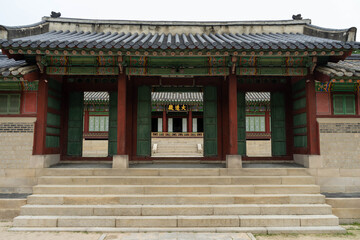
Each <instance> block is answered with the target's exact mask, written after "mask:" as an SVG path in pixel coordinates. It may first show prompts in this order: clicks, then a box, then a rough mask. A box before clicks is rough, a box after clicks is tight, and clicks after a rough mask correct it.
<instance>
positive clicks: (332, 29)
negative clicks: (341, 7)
mask: <svg viewBox="0 0 360 240" xmlns="http://www.w3.org/2000/svg"><path fill="white" fill-rule="evenodd" d="M306 26H308V27H312V28H315V29H319V30H323V31H333V32H346V31H348V30H351V29H353V28H355V27H349V28H344V29H337V28H325V27H319V26H317V25H313V24H306Z"/></svg>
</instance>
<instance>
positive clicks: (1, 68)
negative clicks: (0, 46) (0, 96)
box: [0, 53, 38, 77]
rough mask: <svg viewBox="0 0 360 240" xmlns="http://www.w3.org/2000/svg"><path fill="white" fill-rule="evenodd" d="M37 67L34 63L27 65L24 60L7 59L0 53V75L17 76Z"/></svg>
mask: <svg viewBox="0 0 360 240" xmlns="http://www.w3.org/2000/svg"><path fill="white" fill-rule="evenodd" d="M37 69H38V68H37V66H36V65H29V64H27V63H26V61H25V60H19V61H16V60H14V59H8V57H7V56H6V55H1V53H0V77H1V76H3V77H10V76H13V77H18V76H22V75H25V74H27V73H30V72H33V71H36V70H37Z"/></svg>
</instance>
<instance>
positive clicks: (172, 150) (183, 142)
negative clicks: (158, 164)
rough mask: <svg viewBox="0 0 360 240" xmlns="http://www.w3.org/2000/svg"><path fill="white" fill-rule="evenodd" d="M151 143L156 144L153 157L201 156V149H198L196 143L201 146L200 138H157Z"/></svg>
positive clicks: (201, 140)
mask: <svg viewBox="0 0 360 240" xmlns="http://www.w3.org/2000/svg"><path fill="white" fill-rule="evenodd" d="M152 144H157V150H156V152H155V153H153V154H152V156H153V157H174V156H176V157H203V151H202V149H201V150H199V149H198V144H201V146H202V147H203V139H202V138H157V139H153V140H152Z"/></svg>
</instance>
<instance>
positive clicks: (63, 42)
mask: <svg viewBox="0 0 360 240" xmlns="http://www.w3.org/2000/svg"><path fill="white" fill-rule="evenodd" d="M0 46H1V47H24V48H25V47H26V48H89V49H91V48H98V49H101V48H107V49H141V48H142V49H195V48H196V49H245V50H246V49H273V50H276V49H279V50H281V49H353V48H355V49H358V48H360V43H356V42H341V41H336V40H331V39H325V38H319V37H312V36H308V35H304V34H289V33H261V34H233V33H230V34H226V33H223V34H218V33H215V34H212V33H210V34H204V33H197V34H191V33H190V34H182V33H179V34H170V33H169V34H164V33H163V34H158V33H155V34H152V33H148V34H145V33H124V32H122V33H117V32H114V33H111V32H107V33H103V32H102V33H96V32H76V31H74V32H70V31H51V32H48V33H44V34H39V35H33V36H30V37H23V38H16V39H12V40H7V39H1V40H0Z"/></svg>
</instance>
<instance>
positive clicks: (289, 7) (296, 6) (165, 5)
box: [0, 0, 360, 40]
mask: <svg viewBox="0 0 360 240" xmlns="http://www.w3.org/2000/svg"><path fill="white" fill-rule="evenodd" d="M4 2H5V0H1V2H0V3H2V4H1V12H0V25H7V26H17V25H24V24H31V23H35V22H39V21H40V20H41V17H43V16H49V15H50V12H51V11H56V12H61V16H62V17H70V18H91V19H94V18H95V19H120V20H180V21H242V20H283V19H291V16H292V15H293V14H297V13H301V14H302V16H303V18H309V19H311V20H312V24H314V25H318V26H321V27H327V28H338V29H342V28H349V27H357V28H358V29H360V0H297V1H293V0H246V1H244V0H216V1H214V0H213V1H211V0H177V1H174V0H99V1H91V0H8V1H6V5H4ZM359 34H360V33H359ZM359 34H358V35H359ZM357 39H358V40H359V39H360V38H359V37H357Z"/></svg>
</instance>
